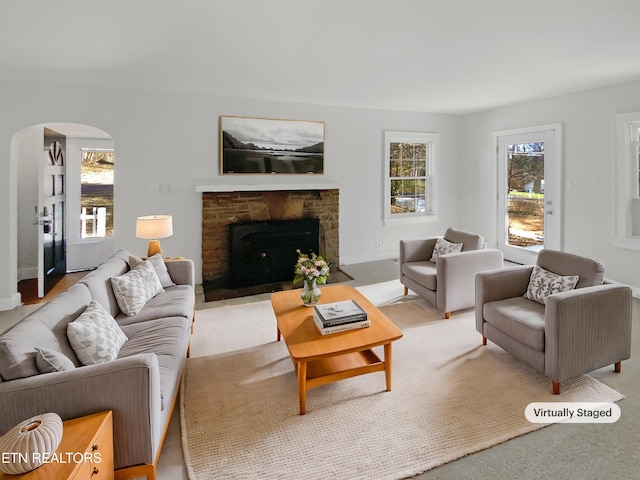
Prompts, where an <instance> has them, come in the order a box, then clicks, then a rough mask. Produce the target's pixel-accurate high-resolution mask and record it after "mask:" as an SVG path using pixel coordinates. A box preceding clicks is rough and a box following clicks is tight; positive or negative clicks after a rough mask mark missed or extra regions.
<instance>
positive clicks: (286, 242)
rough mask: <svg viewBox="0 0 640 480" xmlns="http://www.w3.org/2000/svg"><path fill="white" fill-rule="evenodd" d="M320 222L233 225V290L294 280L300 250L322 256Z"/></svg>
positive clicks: (230, 234) (231, 245)
mask: <svg viewBox="0 0 640 480" xmlns="http://www.w3.org/2000/svg"><path fill="white" fill-rule="evenodd" d="M319 243H320V221H319V220H318V219H317V218H303V219H300V220H269V221H253V222H242V223H232V224H230V225H229V283H230V287H232V288H238V287H248V286H251V285H261V284H268V283H275V282H281V281H286V280H293V269H294V265H295V263H296V261H297V259H298V254H297V252H296V251H297V250H300V251H301V252H303V253H309V252H310V251H313V252H315V253H319V251H318V248H319Z"/></svg>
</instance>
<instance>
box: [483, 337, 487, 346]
mask: <svg viewBox="0 0 640 480" xmlns="http://www.w3.org/2000/svg"><path fill="white" fill-rule="evenodd" d="M486 344H487V337H485V336H484V335H482V345H486Z"/></svg>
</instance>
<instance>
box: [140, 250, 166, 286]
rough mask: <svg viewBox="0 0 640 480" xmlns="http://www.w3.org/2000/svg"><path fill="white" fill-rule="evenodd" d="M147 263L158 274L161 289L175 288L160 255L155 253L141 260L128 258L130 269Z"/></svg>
mask: <svg viewBox="0 0 640 480" xmlns="http://www.w3.org/2000/svg"><path fill="white" fill-rule="evenodd" d="M144 262H149V263H151V265H153V268H155V269H156V273H157V274H158V278H159V279H160V284H162V288H169V287H173V286H175V283H173V280H172V279H171V275H169V270H167V265H166V264H165V263H164V259H163V258H162V255H160V254H159V253H156V254H155V255H153V256H151V257H149V258H147V259H146V260H143V259H142V258H140V257H136V256H134V255H130V256H129V265H131V268H132V269H133V268H136V267H137V266H138V265H140V264H142V263H144Z"/></svg>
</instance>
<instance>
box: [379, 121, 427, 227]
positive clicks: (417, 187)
mask: <svg viewBox="0 0 640 480" xmlns="http://www.w3.org/2000/svg"><path fill="white" fill-rule="evenodd" d="M436 140H437V135H435V134H426V133H409V132H386V133H385V157H386V185H387V191H386V211H385V218H387V219H390V218H409V217H411V218H413V217H425V216H426V215H428V214H431V213H433V199H434V195H433V170H434V161H435V143H436Z"/></svg>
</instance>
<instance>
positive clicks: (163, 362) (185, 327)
mask: <svg viewBox="0 0 640 480" xmlns="http://www.w3.org/2000/svg"><path fill="white" fill-rule="evenodd" d="M122 330H123V331H124V333H125V334H126V335H127V337H128V338H129V340H128V341H127V343H125V344H124V345H123V346H122V348H121V349H120V353H119V354H118V358H124V357H130V356H132V355H136V354H139V353H154V354H155V355H156V356H157V357H158V364H159V365H160V393H161V408H162V409H164V408H165V407H167V406H169V405H167V401H168V400H170V399H171V398H172V397H173V394H174V390H175V389H176V388H178V386H179V383H178V379H179V376H180V373H181V371H182V367H183V365H184V362H185V361H186V353H187V348H188V346H189V340H190V338H191V326H190V323H188V322H185V321H184V318H181V317H168V318H162V319H158V320H149V321H147V322H140V323H134V324H131V325H125V326H123V327H122Z"/></svg>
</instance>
